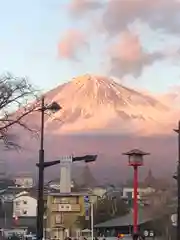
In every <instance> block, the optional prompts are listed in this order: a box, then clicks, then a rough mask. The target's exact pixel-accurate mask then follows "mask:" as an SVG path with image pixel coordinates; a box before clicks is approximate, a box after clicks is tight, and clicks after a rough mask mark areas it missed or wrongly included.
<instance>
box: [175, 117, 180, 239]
mask: <svg viewBox="0 0 180 240" xmlns="http://www.w3.org/2000/svg"><path fill="white" fill-rule="evenodd" d="M174 131H175V132H176V133H178V166H177V188H178V206H177V236H176V239H177V240H179V239H180V121H179V122H178V129H175V130H174Z"/></svg>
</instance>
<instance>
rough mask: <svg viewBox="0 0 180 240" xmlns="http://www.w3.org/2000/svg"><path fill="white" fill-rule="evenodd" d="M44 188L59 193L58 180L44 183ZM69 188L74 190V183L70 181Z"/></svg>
mask: <svg viewBox="0 0 180 240" xmlns="http://www.w3.org/2000/svg"><path fill="white" fill-rule="evenodd" d="M46 186H47V187H48V188H49V189H51V190H59V191H60V178H57V179H54V180H51V181H49V182H48V183H46ZM71 188H74V182H73V181H71Z"/></svg>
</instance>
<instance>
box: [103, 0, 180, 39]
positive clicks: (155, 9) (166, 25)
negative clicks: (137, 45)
mask: <svg viewBox="0 0 180 240" xmlns="http://www.w3.org/2000/svg"><path fill="white" fill-rule="evenodd" d="M179 11H180V2H178V1H176V0H151V1H147V0H109V1H108V3H107V5H106V8H105V11H104V13H103V16H102V19H103V24H104V28H105V30H106V31H107V32H108V33H109V34H110V35H114V34H118V33H119V32H120V31H122V30H124V29H125V28H126V27H127V26H128V25H129V24H131V23H133V22H134V21H135V20H137V19H140V20H142V21H144V22H147V23H148V24H149V25H150V27H152V28H154V29H164V30H167V31H169V32H175V33H178V32H179V27H180V20H179Z"/></svg>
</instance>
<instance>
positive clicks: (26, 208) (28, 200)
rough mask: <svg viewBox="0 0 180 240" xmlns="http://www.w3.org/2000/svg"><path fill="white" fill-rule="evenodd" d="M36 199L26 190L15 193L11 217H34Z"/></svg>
mask: <svg viewBox="0 0 180 240" xmlns="http://www.w3.org/2000/svg"><path fill="white" fill-rule="evenodd" d="M36 210H37V200H36V198H35V197H34V196H31V195H30V194H29V193H28V192H26V191H24V192H21V193H19V194H17V195H16V196H15V197H14V199H13V217H17V218H19V217H36Z"/></svg>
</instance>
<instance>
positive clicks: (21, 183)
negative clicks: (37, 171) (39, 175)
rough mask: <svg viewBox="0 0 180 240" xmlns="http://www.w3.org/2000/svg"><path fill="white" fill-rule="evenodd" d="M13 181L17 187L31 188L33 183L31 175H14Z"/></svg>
mask: <svg viewBox="0 0 180 240" xmlns="http://www.w3.org/2000/svg"><path fill="white" fill-rule="evenodd" d="M14 183H15V185H16V186H18V187H22V188H32V187H33V185H34V180H33V178H32V177H31V176H16V177H15V178H14Z"/></svg>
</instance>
